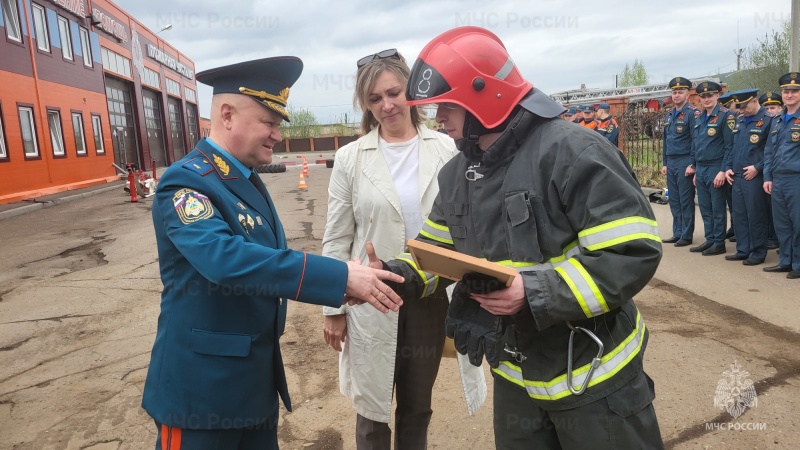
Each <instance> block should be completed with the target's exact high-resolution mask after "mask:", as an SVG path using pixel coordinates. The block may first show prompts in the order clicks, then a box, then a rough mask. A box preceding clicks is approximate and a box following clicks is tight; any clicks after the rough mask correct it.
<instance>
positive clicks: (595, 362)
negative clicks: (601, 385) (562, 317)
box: [567, 322, 605, 395]
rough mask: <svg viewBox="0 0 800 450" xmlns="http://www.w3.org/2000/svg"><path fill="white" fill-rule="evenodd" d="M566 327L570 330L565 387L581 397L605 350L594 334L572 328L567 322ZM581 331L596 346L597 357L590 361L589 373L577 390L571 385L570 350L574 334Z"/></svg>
mask: <svg viewBox="0 0 800 450" xmlns="http://www.w3.org/2000/svg"><path fill="white" fill-rule="evenodd" d="M567 326H568V327H569V328H570V329H571V330H572V332H570V334H569V347H567V387H568V388H569V391H570V392H572V393H573V394H574V395H581V394H583V393H584V392H586V388H587V387H589V381H591V379H592V375H593V374H594V371H595V369H597V368H598V367H599V366H600V362H601V359H600V358H602V357H603V350H605V346H603V341H601V340H600V338H598V337H597V336H596V335H595V334H594V333H592V332H591V331H589V330H587V329H586V328H583V327H574V326H572V324H571V323H569V322H567ZM576 331H581V332H582V333H584V334H585V335H587V336H589V337H590V338H591V339H592V340H593V341H594V342H595V344H597V347H598V350H597V356H595V357H594V358H593V359H592V363H591V365H590V366H589V372H587V373H586V379H585V380H584V381H583V384H582V385H581V386H580V387H579V388H575V387H574V386H573V384H572V348H573V340H574V338H575V332H576Z"/></svg>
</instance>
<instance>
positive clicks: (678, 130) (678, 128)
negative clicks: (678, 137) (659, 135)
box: [675, 125, 683, 133]
mask: <svg viewBox="0 0 800 450" xmlns="http://www.w3.org/2000/svg"><path fill="white" fill-rule="evenodd" d="M675 132H677V133H683V127H682V126H680V125H678V126H677V127H675Z"/></svg>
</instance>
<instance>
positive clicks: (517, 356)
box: [503, 344, 528, 363]
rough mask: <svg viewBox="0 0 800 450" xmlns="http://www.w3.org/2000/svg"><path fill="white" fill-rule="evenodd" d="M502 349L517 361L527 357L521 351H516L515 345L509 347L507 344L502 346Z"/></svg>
mask: <svg viewBox="0 0 800 450" xmlns="http://www.w3.org/2000/svg"><path fill="white" fill-rule="evenodd" d="M503 351H504V352H506V353H508V354H509V355H511V356H512V357H513V358H514V361H516V362H518V363H521V362H523V361H525V360H526V359H528V357H527V356H525V355H523V354H522V352H520V351H518V350H517V348H516V347H509V346H508V344H506V345H505V346H504V347H503Z"/></svg>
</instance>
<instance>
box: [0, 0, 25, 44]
mask: <svg viewBox="0 0 800 450" xmlns="http://www.w3.org/2000/svg"><path fill="white" fill-rule="evenodd" d="M0 3H2V4H3V19H5V28H6V36H8V38H9V39H11V40H12V41H17V42H22V31H20V27H19V10H18V9H17V0H0Z"/></svg>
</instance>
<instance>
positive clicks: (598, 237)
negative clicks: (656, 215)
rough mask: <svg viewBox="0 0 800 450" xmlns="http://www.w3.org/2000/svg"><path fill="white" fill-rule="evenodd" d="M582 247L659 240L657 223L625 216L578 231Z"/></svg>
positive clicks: (604, 246) (610, 245)
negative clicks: (638, 240)
mask: <svg viewBox="0 0 800 450" xmlns="http://www.w3.org/2000/svg"><path fill="white" fill-rule="evenodd" d="M578 239H579V241H580V244H581V246H582V247H583V248H585V249H587V250H599V249H601V248H608V247H612V246H614V245H617V244H621V243H623V242H629V241H633V240H637V239H650V240H654V241H659V242H660V241H661V239H660V237H659V234H658V223H656V221H655V220H651V219H648V218H646V217H638V216H637V217H626V218H624V219H618V220H614V221H611V222H608V223H604V224H602V225H597V226H595V227H592V228H588V229H586V230H583V231H581V232H580V233H578Z"/></svg>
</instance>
